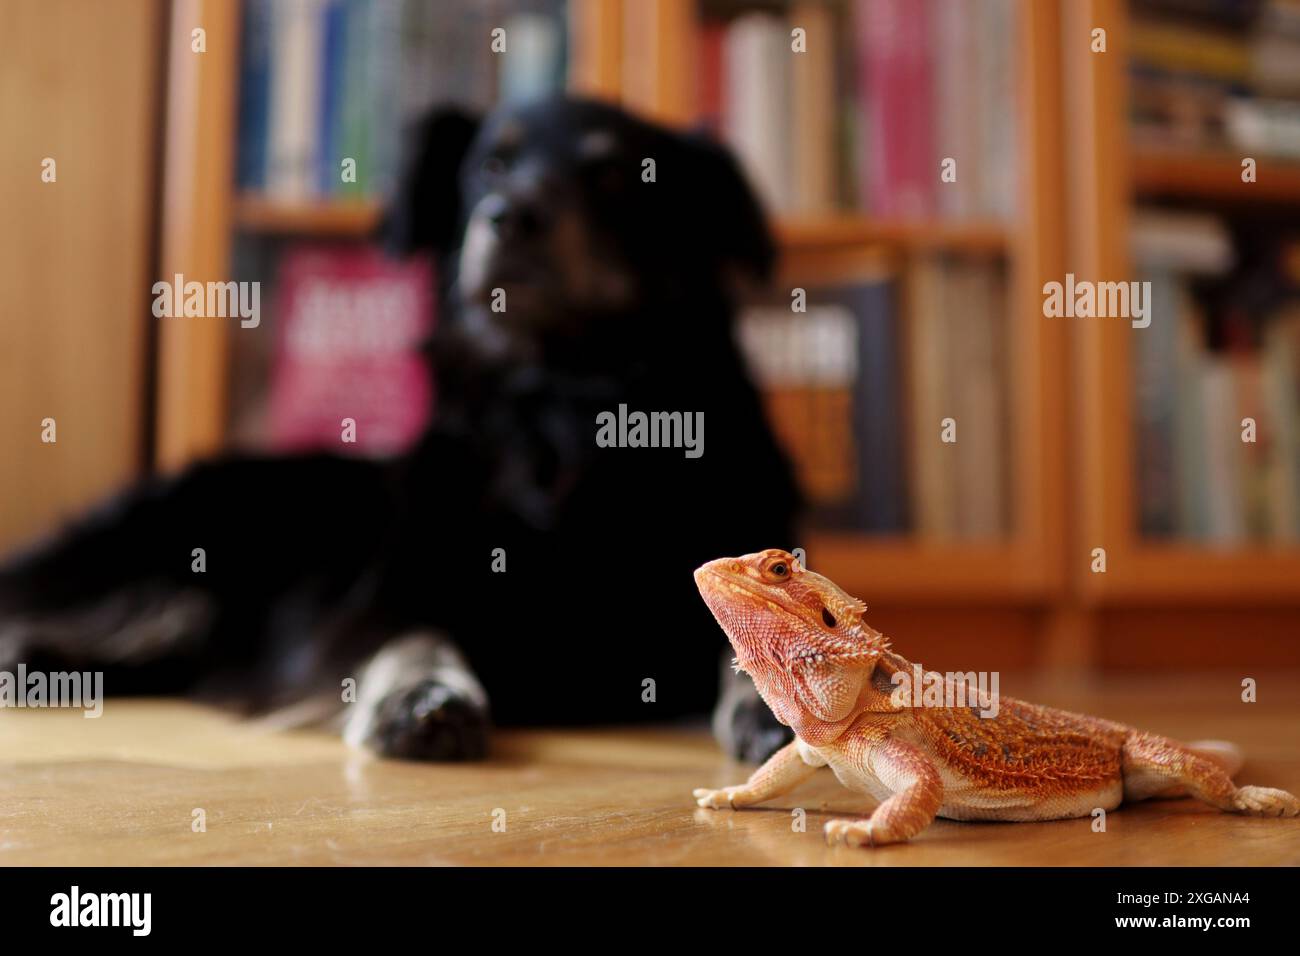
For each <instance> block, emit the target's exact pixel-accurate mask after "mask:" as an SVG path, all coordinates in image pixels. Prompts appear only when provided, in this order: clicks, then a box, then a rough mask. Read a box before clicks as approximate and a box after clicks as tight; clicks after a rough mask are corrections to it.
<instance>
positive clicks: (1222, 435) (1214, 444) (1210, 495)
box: [1201, 356, 1246, 544]
mask: <svg viewBox="0 0 1300 956" xmlns="http://www.w3.org/2000/svg"><path fill="white" fill-rule="evenodd" d="M1201 390H1202V394H1203V396H1204V402H1205V404H1204V408H1205V459H1206V461H1205V478H1206V482H1205V483H1206V491H1207V499H1208V500H1207V502H1206V508H1207V512H1208V517H1209V535H1210V539H1211V541H1213V542H1214V543H1216V544H1237V543H1239V542H1241V541H1242V540H1244V539H1245V537H1246V522H1245V515H1244V513H1243V509H1242V493H1241V468H1242V448H1241V421H1240V419H1239V418H1238V417H1237V384H1236V376H1235V375H1234V373H1233V369H1232V363H1231V361H1230V360H1229V359H1226V358H1223V357H1221V356H1214V357H1212V358H1209V359H1207V360H1206V362H1205V365H1204V367H1203V371H1202V378H1201Z"/></svg>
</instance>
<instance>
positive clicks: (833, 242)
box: [235, 194, 1010, 254]
mask: <svg viewBox="0 0 1300 956" xmlns="http://www.w3.org/2000/svg"><path fill="white" fill-rule="evenodd" d="M380 213H381V208H380V205H379V203H378V202H375V201H373V200H327V201H321V202H311V201H307V202H289V203H286V202H281V201H278V200H275V199H268V198H266V197H264V196H256V195H248V194H245V195H242V196H239V197H238V198H237V199H236V201H235V225H236V227H238V228H240V229H243V230H245V231H247V232H265V233H292V234H303V235H313V234H323V235H332V236H355V237H358V238H364V237H365V236H368V235H370V234H371V233H372V232H373V231H374V229H375V228H376V227H377V226H378V224H379V219H380ZM776 233H777V238H778V241H779V242H780V243H781V245H782V247H783V248H786V249H788V250H790V251H793V252H801V253H803V252H815V251H821V250H827V251H829V250H832V249H837V248H838V249H843V248H853V247H861V246H871V245H884V246H895V247H905V248H908V249H921V250H929V249H952V250H959V251H968V252H985V253H993V254H1001V253H1002V252H1004V251H1005V250H1006V249H1007V246H1008V245H1009V241H1010V240H1009V234H1008V230H1007V229H1006V227H1005V226H1003V225H1001V224H998V223H985V222H970V223H965V222H958V223H936V222H918V223H909V222H885V221H881V220H876V219H870V218H867V217H865V216H852V215H844V216H840V215H836V216H828V217H816V218H792V219H785V220H780V221H778V223H777V224H776Z"/></svg>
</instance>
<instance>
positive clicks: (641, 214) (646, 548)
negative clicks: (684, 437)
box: [0, 99, 797, 759]
mask: <svg viewBox="0 0 1300 956" xmlns="http://www.w3.org/2000/svg"><path fill="white" fill-rule="evenodd" d="M385 231H386V235H387V239H388V242H389V244H390V246H391V247H392V249H393V250H394V251H395V252H398V253H409V252H413V251H415V250H417V249H431V250H433V252H434V253H435V254H436V255H437V257H438V260H439V263H440V268H439V272H438V274H439V276H440V277H442V284H443V286H444V288H443V289H441V290H440V292H441V302H442V305H441V311H440V316H441V319H440V329H439V332H438V333H437V335H436V336H435V339H434V341H433V342H432V343H431V346H430V358H431V361H432V362H433V365H434V368H435V374H436V382H437V387H438V391H439V395H438V411H437V420H436V422H435V423H434V425H433V426H432V427H431V428H430V430H429V431H428V432H427V434H426V435H425V436H424V438H423V439H422V440H421V441H420V442H419V444H418V446H417V447H416V448H415V449H414V450H413V451H411V452H410V453H409V454H408V455H406V456H404V457H402V458H401V459H399V460H395V461H391V462H368V461H361V460H355V459H348V458H342V457H330V456H323V455H317V456H306V457H295V458H240V459H224V460H219V461H216V462H212V463H207V464H202V465H199V466H196V467H194V468H192V469H190V470H189V471H188V472H186V473H185V474H183V475H181V476H180V477H178V478H174V479H165V480H164V479H155V480H152V481H149V482H146V483H145V484H143V485H141V486H139V487H137V488H135V489H134V490H132V491H130V492H129V493H127V494H126V495H125V496H123V497H121V498H119V499H117V500H116V501H114V502H112V503H111V504H109V505H107V506H106V507H104V508H103V509H101V510H100V511H98V512H97V513H95V514H92V515H91V516H89V517H87V518H86V519H84V520H83V521H81V522H79V523H78V524H77V525H75V526H74V527H72V528H70V529H68V530H67V531H66V532H64V533H63V534H61V535H60V536H58V537H56V538H55V539H53V540H51V541H49V542H48V543H46V544H44V545H43V546H41V547H39V548H37V549H36V550H34V551H32V552H29V553H28V554H26V555H24V556H22V557H21V558H19V559H17V560H15V561H12V562H11V563H10V564H9V565H8V566H7V567H6V568H4V569H3V570H2V571H0V661H10V662H16V661H18V660H23V661H26V662H27V663H28V667H29V669H31V668H34V667H37V666H40V663H41V662H45V664H46V665H47V666H50V667H56V666H60V665H85V664H93V665H95V667H96V668H97V669H104V670H106V671H107V674H106V678H105V685H106V687H107V688H108V690H109V691H110V692H112V691H113V690H118V691H129V692H140V691H148V692H158V691H171V690H191V691H198V692H204V691H214V692H218V693H222V694H225V695H230V694H234V695H235V696H237V697H238V698H239V699H241V700H243V701H245V702H247V703H249V704H250V705H252V706H255V707H279V706H283V705H288V704H292V703H294V702H295V701H298V702H301V701H303V700H305V699H308V698H310V699H318V698H319V699H326V700H330V701H332V703H333V704H334V706H335V709H336V710H339V709H341V710H342V712H343V714H344V719H345V722H346V728H345V734H346V735H347V736H348V737H349V739H351V740H353V741H354V742H358V743H364V744H367V745H369V746H371V747H372V748H374V749H376V750H378V751H379V752H381V753H384V754H388V755H395V756H406V757H415V758H429V759H452V758H457V757H470V756H477V755H479V754H481V753H482V752H483V750H484V747H485V740H486V728H487V716H486V715H487V699H488V698H490V701H491V714H492V717H493V718H494V719H495V720H496V721H497V722H499V723H504V724H520V723H528V724H542V723H546V724H567V723H612V722H622V721H631V720H664V719H668V718H672V717H676V716H680V715H688V714H699V713H703V712H705V711H706V710H707V709H708V707H709V706H710V704H711V703H712V702H713V700H715V699H716V696H717V678H716V662H717V658H718V654H719V652H720V650H721V649H722V646H723V640H722V638H721V635H720V634H719V632H718V630H717V628H716V626H715V625H714V624H713V622H712V621H711V619H710V617H709V614H708V611H707V609H706V608H705V606H704V605H703V603H702V602H701V601H700V600H699V598H698V596H697V595H696V593H695V588H694V586H693V584H692V578H691V571H692V570H693V569H694V568H695V567H696V566H698V565H699V564H701V563H702V562H704V561H705V560H708V559H711V558H715V557H717V556H718V555H720V554H736V553H743V552H746V551H753V550H758V549H760V548H764V547H769V546H771V545H772V543H773V542H782V541H785V542H790V541H792V540H793V539H792V524H791V522H792V520H793V516H794V513H795V509H796V505H797V495H796V491H795V488H794V485H793V483H792V479H791V476H790V471H789V468H788V466H787V463H786V461H785V459H784V458H783V456H782V454H781V453H780V451H779V450H778V448H777V446H776V444H775V443H774V441H773V439H772V438H771V436H770V434H769V432H768V429H767V427H766V425H765V422H764V419H763V415H762V411H761V407H760V403H759V400H758V397H757V395H756V393H755V390H754V388H753V387H752V385H751V383H750V381H749V379H748V378H747V375H746V372H745V369H744V366H743V363H742V360H741V357H740V355H739V353H738V351H737V348H736V347H735V345H734V343H733V339H732V328H731V324H732V318H733V313H734V309H735V301H736V296H737V293H738V291H739V289H740V288H741V286H742V285H743V283H744V282H746V281H750V280H762V279H764V278H766V277H767V276H768V274H769V271H770V269H771V266H772V260H773V249H772V244H771V240H770V238H769V234H768V231H767V228H766V226H765V223H764V219H763V216H762V213H761V211H760V209H759V207H758V205H757V203H756V202H755V200H754V197H753V195H752V194H751V192H750V190H749V188H748V187H747V185H746V184H745V181H744V179H743V177H742V176H741V174H740V173H739V171H738V169H737V167H736V165H735V163H734V161H733V159H732V158H731V156H730V155H729V154H728V153H727V152H726V151H725V150H723V149H722V148H720V147H718V146H716V145H714V144H712V143H710V142H708V141H706V140H704V139H698V140H697V139H694V138H690V137H687V136H683V135H680V134H677V133H673V132H670V131H668V130H665V129H661V128H658V127H655V126H652V125H650V124H647V123H644V122H641V121H638V120H636V119H634V118H632V117H630V116H628V115H626V114H624V113H622V112H620V111H618V110H616V109H613V108H611V107H607V106H603V105H599V104H595V103H590V102H582V101H574V100H567V99H566V100H554V101H547V102H543V103H538V104H534V105H531V106H526V107H522V108H515V109H507V110H503V111H499V112H498V113H496V114H494V115H493V116H491V117H490V118H489V119H487V120H486V121H485V122H483V123H481V124H480V123H479V122H477V121H475V120H473V119H471V118H469V117H467V116H464V115H462V114H459V113H455V112H449V111H442V112H438V113H437V114H435V115H433V116H431V117H430V118H428V119H427V120H425V121H424V122H423V123H422V124H420V126H419V128H418V130H417V133H416V136H415V138H414V143H413V149H411V150H410V152H409V165H408V169H407V171H406V173H405V176H404V182H403V188H402V192H401V194H400V195H399V196H398V198H397V200H396V201H395V202H394V203H393V205H392V208H391V210H390V214H389V217H388V221H387V223H386V229H385ZM494 306H495V308H494ZM502 306H503V307H504V308H502ZM620 406H626V410H627V412H629V413H631V412H643V413H652V412H672V413H679V415H678V417H677V419H676V420H677V421H681V422H685V421H686V420H687V419H689V420H690V421H692V422H698V421H700V420H701V418H702V422H703V423H704V424H705V425H706V426H707V428H706V429H705V430H704V431H703V433H702V434H699V435H696V436H694V438H695V440H696V441H697V442H699V449H700V450H702V452H703V453H702V454H701V455H699V457H691V456H688V454H687V451H689V450H690V449H684V448H682V447H654V448H647V447H641V448H633V447H603V446H602V445H603V444H608V443H607V442H605V443H598V441H597V433H598V428H599V425H598V420H604V419H603V418H602V417H603V416H606V413H613V414H614V415H617V414H618V412H619V409H620ZM691 454H692V455H693V454H694V452H693V451H692V452H691ZM196 548H202V549H204V552H205V560H206V570H204V571H202V572H201V573H200V572H196V571H194V570H193V568H192V561H193V559H192V554H193V552H194V549H196ZM456 648H459V653H458V652H457V650H456ZM0 666H2V665H0ZM348 678H354V679H355V680H356V681H358V682H359V687H358V691H357V692H358V695H359V699H358V700H357V701H356V702H355V703H350V704H349V705H348V706H345V707H342V708H339V707H338V704H339V701H340V697H345V695H346V691H347V689H348V687H349V686H350V684H349V682H348ZM341 688H342V689H341ZM484 688H486V696H485V694H484ZM741 711H742V712H741V713H740V714H738V715H737V714H735V713H731V712H729V713H728V714H727V715H724V716H723V719H722V721H721V725H719V726H720V729H721V730H723V731H724V733H726V734H727V735H728V736H729V739H731V738H738V739H733V740H732V746H733V748H735V749H738V750H745V749H748V750H749V751H750V752H751V755H752V754H753V753H754V752H757V751H762V750H767V749H770V745H771V743H772V738H771V730H770V727H771V724H770V722H769V723H767V724H765V725H764V726H763V727H760V726H759V723H758V722H757V720H758V718H757V716H756V714H761V713H762V710H761V705H759V709H758V710H757V711H751V710H746V709H745V708H743V707H742V708H741ZM737 722H739V726H737ZM737 731H738V733H737ZM764 734H766V735H767V736H764Z"/></svg>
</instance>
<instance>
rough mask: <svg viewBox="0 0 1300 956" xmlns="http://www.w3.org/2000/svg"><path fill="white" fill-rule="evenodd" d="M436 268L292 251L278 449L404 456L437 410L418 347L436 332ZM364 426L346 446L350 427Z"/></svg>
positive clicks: (273, 442)
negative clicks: (401, 453) (315, 449)
mask: <svg viewBox="0 0 1300 956" xmlns="http://www.w3.org/2000/svg"><path fill="white" fill-rule="evenodd" d="M433 288H434V281H433V266H432V263H431V262H430V261H429V260H427V259H423V258H418V257H416V258H412V259H409V260H405V261H395V260H392V259H388V258H386V257H385V256H384V255H383V254H382V253H380V252H379V251H377V250H372V249H353V248H340V249H331V248H316V247H311V246H302V247H297V248H294V249H290V250H288V251H287V252H286V253H285V254H284V257H283V259H282V261H281V265H280V272H279V276H278V286H277V290H276V312H275V314H276V345H275V353H274V356H273V359H272V367H271V377H270V383H271V384H270V396H269V416H268V418H269V421H268V436H269V444H270V446H271V447H272V448H274V449H276V450H292V451H302V450H306V449H312V448H327V449H331V450H333V451H344V452H348V451H354V452H356V453H360V454H368V455H388V454H396V453H399V452H400V451H402V450H403V449H405V448H406V447H408V446H409V444H410V443H411V442H413V441H414V440H415V439H416V438H418V436H419V435H420V433H421V431H422V430H423V429H424V426H425V424H426V423H427V421H428V419H429V415H430V413H431V411H432V409H433V393H432V388H433V385H432V382H431V380H430V375H429V371H428V368H427V366H426V363H425V362H424V360H423V358H422V357H421V356H420V354H419V352H418V350H417V347H418V345H419V344H420V343H421V342H422V341H423V340H424V339H425V338H427V336H428V335H429V334H430V332H431V331H432V328H433V325H434V315H433V310H434V304H433ZM345 419H350V420H351V421H352V422H354V423H355V429H354V437H355V441H354V442H347V441H344V440H343V439H344V434H345V431H344V429H345V426H344V424H343V423H344V420H345Z"/></svg>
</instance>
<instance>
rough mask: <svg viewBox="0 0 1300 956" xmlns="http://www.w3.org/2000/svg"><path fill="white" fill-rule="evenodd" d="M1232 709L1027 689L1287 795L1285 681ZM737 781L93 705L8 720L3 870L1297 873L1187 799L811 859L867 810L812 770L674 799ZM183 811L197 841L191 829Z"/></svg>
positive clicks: (1252, 822)
mask: <svg viewBox="0 0 1300 956" xmlns="http://www.w3.org/2000/svg"><path fill="white" fill-rule="evenodd" d="M1007 689H1008V682H1007V680H1006V679H1005V678H1004V680H1003V690H1004V692H1005V691H1007ZM1017 689H1019V690H1021V691H1022V693H1021V694H1020V696H1025V697H1031V695H1030V694H1028V693H1025V692H1024V687H1023V685H1022V686H1021V687H1020V688H1017ZM1013 692H1014V691H1013ZM1238 693H1239V691H1238V690H1237V689H1236V684H1235V682H1233V681H1230V680H1228V679H1225V680H1224V681H1221V682H1218V683H1213V684H1211V683H1205V682H1201V683H1199V684H1196V685H1191V684H1188V683H1185V682H1184V683H1181V684H1178V685H1165V686H1164V687H1163V688H1158V689H1157V688H1152V687H1151V686H1150V685H1149V684H1147V685H1145V686H1143V685H1140V684H1136V683H1133V682H1129V683H1127V684H1125V685H1123V686H1122V687H1117V686H1115V682H1111V684H1110V686H1108V688H1107V689H1106V690H1105V691H1093V692H1080V691H1075V692H1073V693H1068V692H1065V691H1063V690H1061V689H1056V690H1055V691H1043V690H1042V689H1040V690H1039V691H1038V693H1037V694H1036V699H1038V700H1040V701H1041V702H1043V703H1053V704H1056V705H1058V706H1064V707H1068V708H1070V709H1076V710H1087V711H1091V712H1095V713H1098V714H1100V715H1102V716H1107V717H1111V718H1114V719H1118V720H1123V721H1126V722H1129V723H1133V724H1136V725H1139V726H1142V727H1144V728H1146V729H1149V730H1154V731H1158V732H1162V733H1166V734H1168V735H1170V736H1175V737H1180V738H1183V739H1193V738H1203V737H1221V738H1227V739H1231V740H1235V741H1236V742H1238V743H1240V744H1241V745H1242V746H1244V747H1245V748H1246V750H1247V754H1248V760H1247V764H1246V767H1245V769H1244V770H1243V772H1242V774H1240V775H1239V778H1238V779H1239V781H1244V782H1249V783H1255V784H1261V785H1269V786H1278V787H1285V788H1287V789H1290V790H1292V791H1297V792H1300V682H1298V681H1295V680H1291V681H1289V682H1288V683H1287V684H1286V687H1285V692H1283V691H1282V690H1281V689H1280V686H1279V684H1278V683H1277V681H1275V680H1263V681H1262V683H1261V702H1260V703H1257V704H1243V703H1240V702H1239V701H1238V699H1237V694H1238ZM1031 699H1033V698H1031ZM746 774H747V769H746V768H745V767H743V766H739V765H736V764H729V763H728V762H727V761H726V760H724V759H723V758H722V757H721V756H719V754H718V752H717V750H716V749H715V747H714V745H713V744H712V742H711V741H710V739H709V738H708V736H707V735H706V734H705V733H704V732H703V731H689V730H631V731H628V730H610V731H581V732H574V731H562V732H561V731H530V732H515V733H508V734H501V735H500V736H499V738H498V740H497V751H496V753H495V755H494V757H493V759H492V760H491V761H490V762H488V763H485V764H479V765H470V766H427V765H416V764H404V763H397V762H387V761H379V760H372V759H368V758H366V757H364V756H362V755H358V754H355V753H353V752H351V751H349V750H347V749H346V748H345V747H343V745H342V744H341V743H339V742H337V741H336V740H335V739H333V738H331V737H329V736H327V735H324V734H316V733H282V732H277V733H270V732H266V731H263V730H259V729H257V728H256V727H254V726H250V725H247V724H240V723H237V722H234V721H232V720H231V719H230V718H228V717H226V716H225V715H223V714H220V713H217V712H214V711H210V710H205V709H201V708H198V707H195V706H193V705H190V704H185V703H178V702H172V701H113V700H110V701H109V702H108V703H107V704H106V707H105V712H104V715H103V717H101V718H100V719H98V720H87V719H84V718H83V717H82V716H81V714H80V713H79V712H74V711H29V710H6V711H0V865H42V864H91V865H100V864H415V865H436V864H522V865H539V864H540V865H565V864H577V865H602V864H632V865H640V864H650V865H678V864H691V865H737V864H739V865H767V864H778V865H820V864H830V865H837V866H838V865H886V866H899V865H926V866H932V865H1017V864H1041V865H1093V864H1116V865H1125V864H1155V865H1162V864H1180V865H1194V864H1207V865H1220V864H1244V865H1261V864H1262V865H1276V864H1300V820H1260V819H1250V818H1245V817H1237V816H1231V815H1226V814H1220V813H1217V812H1214V811H1212V810H1210V809H1208V808H1206V807H1203V806H1201V805H1199V804H1195V803H1193V802H1191V801H1187V800H1180V801H1162V802H1152V803H1145V804H1137V805H1134V806H1132V807H1127V808H1121V809H1120V810H1118V811H1115V812H1113V813H1111V814H1110V817H1109V820H1108V822H1107V830H1106V832H1105V833H1094V832H1093V831H1092V828H1091V821H1089V820H1072V821H1061V822H1054V823H1043V824H1027V823H1014V824H989V823H983V824H978V823H954V822H949V821H942V820H941V821H938V822H937V823H936V824H935V825H934V826H932V827H930V829H929V830H927V831H926V832H925V833H924V834H922V835H921V836H920V837H918V838H917V839H916V840H915V841H914V842H913V843H911V844H909V845H906V846H895V847H886V848H881V849H877V850H869V849H868V850H858V849H850V848H846V847H833V848H832V847H827V846H825V845H824V844H823V843H822V839H821V825H822V823H823V822H824V821H826V820H827V819H829V818H830V817H831V816H832V815H841V814H846V813H855V812H860V811H864V810H867V809H869V808H870V806H871V803H870V801H869V800H866V799H865V798H858V797H856V796H854V795H853V794H850V793H848V792H847V791H845V790H843V789H841V788H840V787H839V786H838V785H837V784H836V783H835V781H834V779H833V778H832V777H830V776H829V774H819V775H818V776H817V777H816V778H815V779H814V780H813V782H811V783H809V784H808V785H806V786H805V787H803V788H801V789H800V790H798V791H796V792H795V793H793V794H791V795H789V796H787V797H785V798H781V799H778V800H776V801H774V805H773V806H772V807H770V808H762V809H756V810H746V811H741V812H728V811H706V810H700V809H697V808H696V807H695V806H694V804H693V801H692V800H691V798H690V792H691V789H692V788H694V787H697V786H718V785H722V784H728V783H737V782H739V781H741V780H742V779H743V778H744V777H745V776H746ZM198 808H201V809H202V810H203V811H204V815H205V817H206V832H193V829H192V821H193V820H194V819H195V816H194V811H195V810H196V809H198ZM796 808H802V809H803V810H805V811H806V820H807V827H806V831H805V832H797V831H796V830H795V829H794V827H793V826H792V823H793V821H794V819H795V814H794V813H793V812H792V811H793V810H794V809H796ZM502 820H503V821H504V831H503V832H496V831H494V828H493V824H494V821H497V822H500V821H502ZM498 829H500V827H499V826H498Z"/></svg>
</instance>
